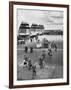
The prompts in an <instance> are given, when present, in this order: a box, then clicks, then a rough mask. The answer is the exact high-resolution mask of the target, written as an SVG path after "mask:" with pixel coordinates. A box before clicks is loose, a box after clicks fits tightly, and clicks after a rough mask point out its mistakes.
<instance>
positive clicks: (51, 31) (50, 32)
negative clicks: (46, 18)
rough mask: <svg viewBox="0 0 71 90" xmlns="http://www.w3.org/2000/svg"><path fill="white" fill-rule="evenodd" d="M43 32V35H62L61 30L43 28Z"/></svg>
mask: <svg viewBox="0 0 71 90" xmlns="http://www.w3.org/2000/svg"><path fill="white" fill-rule="evenodd" d="M43 34H45V35H63V31H61V30H44V32H43Z"/></svg>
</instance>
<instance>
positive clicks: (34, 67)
mask: <svg viewBox="0 0 71 90" xmlns="http://www.w3.org/2000/svg"><path fill="white" fill-rule="evenodd" d="M35 76H36V65H33V66H32V79H34V78H35Z"/></svg>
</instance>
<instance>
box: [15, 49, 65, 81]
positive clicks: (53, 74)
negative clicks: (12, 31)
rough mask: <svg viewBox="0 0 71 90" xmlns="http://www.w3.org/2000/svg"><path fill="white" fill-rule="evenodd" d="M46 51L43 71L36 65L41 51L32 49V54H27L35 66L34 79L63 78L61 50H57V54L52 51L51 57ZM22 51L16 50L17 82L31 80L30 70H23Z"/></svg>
mask: <svg viewBox="0 0 71 90" xmlns="http://www.w3.org/2000/svg"><path fill="white" fill-rule="evenodd" d="M45 50H46V59H45V66H44V68H43V69H40V66H39V65H38V58H39V56H40V54H41V52H42V49H34V52H33V53H32V54H31V53H30V52H28V53H27V56H29V57H30V58H31V59H32V63H33V64H36V72H37V73H36V76H35V77H34V79H54V78H62V77H63V50H62V49H58V51H57V52H55V51H54V50H52V53H53V56H52V57H49V56H48V50H47V49H45ZM24 54H25V52H24V49H18V51H17V56H18V57H17V60H18V62H17V79H18V80H31V79H32V70H30V71H29V70H28V69H27V68H23V63H22V62H23V58H24Z"/></svg>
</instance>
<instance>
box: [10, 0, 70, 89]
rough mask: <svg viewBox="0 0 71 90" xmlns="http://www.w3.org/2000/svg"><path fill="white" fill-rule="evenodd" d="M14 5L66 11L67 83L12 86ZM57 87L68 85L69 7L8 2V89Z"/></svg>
mask: <svg viewBox="0 0 71 90" xmlns="http://www.w3.org/2000/svg"><path fill="white" fill-rule="evenodd" d="M14 5H22V6H23V5H28V6H40V7H41V6H43V7H59V8H66V9H67V82H61V83H60V82H59V83H45V84H28V85H27V84H26V85H14V83H13V82H14V81H13V78H14V77H13V71H14V70H13V69H14V65H13V63H14V62H13V57H14V56H13V52H14V51H13V48H14V46H13V44H14V42H13V40H14V34H13V33H14V29H13V18H14V17H13V15H14V10H13V6H14ZM58 85H69V5H64V4H48V3H33V2H15V1H10V2H9V88H28V87H42V86H58Z"/></svg>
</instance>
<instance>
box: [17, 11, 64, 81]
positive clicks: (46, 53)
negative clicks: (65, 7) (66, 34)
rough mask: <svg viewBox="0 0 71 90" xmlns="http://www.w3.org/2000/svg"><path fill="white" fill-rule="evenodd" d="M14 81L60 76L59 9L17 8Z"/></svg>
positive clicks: (60, 33)
mask: <svg viewBox="0 0 71 90" xmlns="http://www.w3.org/2000/svg"><path fill="white" fill-rule="evenodd" d="M17 17H18V21H17V23H18V26H17V27H18V32H17V80H32V79H56V78H63V31H64V30H63V11H55V10H46V11H45V10H24V9H17Z"/></svg>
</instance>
